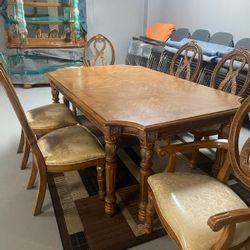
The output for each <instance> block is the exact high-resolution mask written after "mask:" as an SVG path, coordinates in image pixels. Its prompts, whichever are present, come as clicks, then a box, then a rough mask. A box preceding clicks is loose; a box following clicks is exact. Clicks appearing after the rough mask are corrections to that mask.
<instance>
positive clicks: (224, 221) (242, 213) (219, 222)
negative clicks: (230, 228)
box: [207, 208, 250, 232]
mask: <svg viewBox="0 0 250 250" xmlns="http://www.w3.org/2000/svg"><path fill="white" fill-rule="evenodd" d="M245 221H250V208H243V209H236V210H231V211H227V212H224V213H219V214H216V215H213V216H211V217H210V218H209V219H208V221H207V224H208V225H209V227H210V228H211V229H212V230H213V231H214V232H218V231H220V230H221V229H222V228H223V227H225V226H227V225H229V224H236V223H240V222H245Z"/></svg>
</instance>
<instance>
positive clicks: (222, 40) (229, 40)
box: [209, 32, 234, 47]
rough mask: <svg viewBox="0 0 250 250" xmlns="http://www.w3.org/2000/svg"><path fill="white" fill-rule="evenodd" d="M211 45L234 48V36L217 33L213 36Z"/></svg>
mask: <svg viewBox="0 0 250 250" xmlns="http://www.w3.org/2000/svg"><path fill="white" fill-rule="evenodd" d="M209 42H210V43H216V44H220V45H225V46H229V47H233V46H234V42H233V35H232V34H231V33H227V32H217V33H215V34H213V35H212V36H211V38H210V40H209Z"/></svg>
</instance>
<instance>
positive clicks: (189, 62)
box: [170, 41, 202, 82]
mask: <svg viewBox="0 0 250 250" xmlns="http://www.w3.org/2000/svg"><path fill="white" fill-rule="evenodd" d="M201 67H202V50H201V48H200V47H199V46H198V45H197V43H196V42H194V41H191V42H189V43H186V44H184V45H183V46H182V47H181V48H180V49H179V50H178V51H177V53H176V54H175V55H174V57H173V59H172V62H171V65H170V74H171V75H174V76H177V77H181V78H183V79H186V80H190V81H194V82H196V81H197V78H198V76H199V74H200V72H201Z"/></svg>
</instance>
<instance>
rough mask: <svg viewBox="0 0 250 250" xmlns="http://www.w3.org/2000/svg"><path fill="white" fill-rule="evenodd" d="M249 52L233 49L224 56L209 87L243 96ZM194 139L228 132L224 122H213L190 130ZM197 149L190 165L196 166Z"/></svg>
mask: <svg viewBox="0 0 250 250" xmlns="http://www.w3.org/2000/svg"><path fill="white" fill-rule="evenodd" d="M249 65H250V54H249V53H248V52H247V51H245V50H243V49H235V50H233V51H232V52H230V53H229V54H227V55H226V56H224V57H223V58H222V59H221V60H220V61H219V63H218V64H217V65H216V67H215V69H214V71H213V74H212V77H211V82H210V87H212V88H216V89H219V90H222V91H225V92H229V93H231V94H234V95H238V96H240V97H242V98H245V97H246V95H247V91H248V88H249V86H250V70H249ZM243 72H244V75H245V78H244V80H243V81H239V75H240V74H242V73H243ZM190 132H191V133H192V134H193V135H194V140H196V141H199V140H201V139H202V138H203V137H206V136H212V135H219V137H220V138H222V137H224V136H226V134H227V133H228V131H227V127H225V126H224V124H215V125H213V126H209V125H208V126H206V127H202V128H199V129H195V130H192V131H190ZM197 160H198V150H194V151H193V154H192V161H191V163H192V165H193V167H195V166H196V164H197Z"/></svg>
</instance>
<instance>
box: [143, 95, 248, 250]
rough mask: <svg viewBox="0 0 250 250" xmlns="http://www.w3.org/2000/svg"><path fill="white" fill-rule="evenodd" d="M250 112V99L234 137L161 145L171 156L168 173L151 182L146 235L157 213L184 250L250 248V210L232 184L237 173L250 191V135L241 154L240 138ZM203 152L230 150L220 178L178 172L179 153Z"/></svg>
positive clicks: (237, 120)
mask: <svg viewBox="0 0 250 250" xmlns="http://www.w3.org/2000/svg"><path fill="white" fill-rule="evenodd" d="M249 110H250V97H248V98H247V99H246V101H245V102H244V103H243V104H242V106H241V107H240V109H239V110H238V111H237V113H236V115H235V117H234V119H233V122H232V125H231V128H230V133H229V139H228V140H226V139H220V140H212V141H198V142H191V143H187V144H179V145H168V146H163V147H160V148H159V150H158V153H159V154H160V155H161V156H164V155H169V163H168V166H167V168H166V172H165V173H160V174H155V175H152V176H150V177H149V178H148V193H149V194H148V205H147V210H146V222H145V233H150V232H151V231H152V219H153V215H154V209H155V210H156V212H157V214H158V216H159V218H160V220H161V222H162V224H163V226H164V228H165V230H166V231H167V232H168V234H169V236H170V237H171V238H172V239H173V240H174V242H175V243H176V245H177V246H178V247H179V249H192V250H196V249H197V250H205V249H220V250H224V249H241V248H242V247H243V246H245V249H247V250H249V249H250V208H249V207H248V206H247V205H246V204H245V203H244V202H243V201H242V200H241V198H240V197H239V196H237V195H236V194H235V193H234V192H233V191H232V190H231V189H230V188H229V187H228V186H227V185H226V182H227V180H228V177H229V174H230V173H231V170H232V169H233V170H234V172H235V173H236V175H237V177H238V179H239V181H241V182H242V183H243V184H244V185H245V186H247V187H248V188H250V162H249V156H250V137H249V138H247V140H246V142H245V144H244V145H243V147H242V150H241V151H240V152H239V146H238V141H239V134H240V128H241V125H242V123H243V120H244V117H245V116H246V115H247V113H248V112H249ZM198 148H218V149H221V150H224V151H226V158H225V161H224V163H223V165H222V167H221V168H220V171H219V172H218V174H217V175H216V177H215V178H214V177H210V176H207V175H201V174H192V173H183V172H179V173H178V172H175V164H176V154H177V153H178V152H184V151H191V150H195V149H198Z"/></svg>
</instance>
